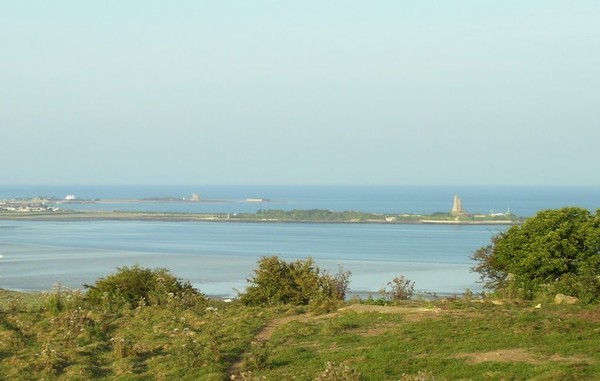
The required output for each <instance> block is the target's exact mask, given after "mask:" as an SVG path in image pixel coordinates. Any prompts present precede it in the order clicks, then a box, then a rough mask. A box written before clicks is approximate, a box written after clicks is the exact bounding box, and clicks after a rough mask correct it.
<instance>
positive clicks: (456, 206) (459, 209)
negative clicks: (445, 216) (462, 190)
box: [451, 196, 465, 216]
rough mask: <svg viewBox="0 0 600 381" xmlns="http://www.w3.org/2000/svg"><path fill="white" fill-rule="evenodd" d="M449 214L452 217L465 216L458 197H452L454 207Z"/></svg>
mask: <svg viewBox="0 0 600 381" xmlns="http://www.w3.org/2000/svg"><path fill="white" fill-rule="evenodd" d="M451 214H452V215H453V216H462V215H464V214H465V211H464V209H463V206H462V200H461V199H460V197H458V196H454V205H453V206H452V212H451Z"/></svg>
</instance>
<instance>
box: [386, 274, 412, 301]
mask: <svg viewBox="0 0 600 381" xmlns="http://www.w3.org/2000/svg"><path fill="white" fill-rule="evenodd" d="M387 287H389V288H390V289H389V290H388V289H387V288H384V289H383V294H384V295H385V297H386V298H387V299H388V300H389V301H393V302H397V301H400V300H409V299H410V298H412V296H413V294H414V292H415V282H411V281H410V279H408V278H406V277H405V276H404V275H400V276H399V277H396V278H394V279H393V280H392V281H391V282H388V283H387Z"/></svg>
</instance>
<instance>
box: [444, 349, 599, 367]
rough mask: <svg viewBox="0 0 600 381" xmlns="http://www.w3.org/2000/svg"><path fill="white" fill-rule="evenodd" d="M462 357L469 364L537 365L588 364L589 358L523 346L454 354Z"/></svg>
mask: <svg viewBox="0 0 600 381" xmlns="http://www.w3.org/2000/svg"><path fill="white" fill-rule="evenodd" d="M454 357H455V358H459V359H464V360H465V361H466V362H468V363H470V364H480V363H483V362H488V361H489V362H508V363H512V362H524V363H527V364H531V365H538V364H543V363H547V362H561V363H565V364H590V363H591V362H592V360H591V359H589V358H585V357H581V356H570V357H564V356H561V355H558V354H555V355H552V356H544V355H541V354H537V353H533V352H531V351H529V350H527V349H524V348H512V349H499V350H496V351H490V352H479V353H462V354H458V355H456V356H454Z"/></svg>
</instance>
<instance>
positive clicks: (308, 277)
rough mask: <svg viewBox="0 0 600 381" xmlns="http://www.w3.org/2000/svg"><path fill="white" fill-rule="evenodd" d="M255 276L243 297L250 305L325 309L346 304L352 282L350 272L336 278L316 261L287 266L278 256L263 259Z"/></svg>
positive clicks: (299, 262) (307, 260)
mask: <svg viewBox="0 0 600 381" xmlns="http://www.w3.org/2000/svg"><path fill="white" fill-rule="evenodd" d="M254 272H255V274H256V275H255V276H254V277H252V278H251V279H248V282H250V283H251V284H250V286H248V287H247V288H246V291H245V292H244V293H242V294H241V295H240V299H241V301H242V303H244V304H246V305H255V306H256V305H277V304H291V305H309V304H311V303H312V304H315V303H316V304H317V305H323V304H324V303H323V302H325V301H330V300H338V301H339V300H343V299H344V298H345V296H346V291H347V289H348V283H349V278H350V272H347V271H346V272H344V271H342V269H340V272H339V274H337V275H335V276H332V275H330V274H328V273H327V272H323V271H321V270H320V269H319V268H318V267H317V266H315V264H314V261H313V259H312V258H308V259H306V260H297V261H295V262H286V261H284V260H282V259H280V258H279V257H277V256H271V257H263V258H261V259H260V260H259V262H258V269H255V270H254ZM325 304H327V303H325Z"/></svg>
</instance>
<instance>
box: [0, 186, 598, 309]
mask: <svg viewBox="0 0 600 381" xmlns="http://www.w3.org/2000/svg"><path fill="white" fill-rule="evenodd" d="M194 193H195V194H197V195H199V196H200V199H201V201H200V202H177V201H173V200H178V199H181V200H183V199H184V198H185V199H189V198H191V196H192V194H194ZM66 195H74V196H75V197H76V200H98V201H100V200H101V201H102V202H94V203H87V202H82V203H77V202H75V203H59V204H57V206H58V207H60V208H63V209H74V210H105V211H115V210H118V211H155V212H190V213H213V212H215V213H216V212H219V213H231V214H235V213H252V212H256V211H257V210H259V209H264V210H266V209H282V210H293V209H327V210H334V211H345V210H355V211H363V212H372V213H398V214H404V213H407V214H433V213H436V212H448V211H449V210H450V209H451V208H452V204H453V198H454V196H455V195H458V196H459V197H461V199H462V204H463V208H464V209H465V210H466V211H468V212H471V213H504V212H511V213H514V214H516V215H518V216H522V217H531V216H534V215H535V214H536V213H538V212H539V211H541V210H544V209H553V208H561V207H565V206H577V207H582V208H586V209H588V210H590V211H592V212H595V211H596V210H597V209H598V208H600V187H591V186H589V187H583V186H577V187H576V186H547V187H531V186H530V187H526V186H374V185H371V186H282V185H273V186H269V185H255V186H248V185H237V186H236V185H228V186H219V185H173V186H165V185H136V186H131V185H130V186H123V185H114V186H107V185H102V186H97V185H60V186H58V185H48V186H40V185H35V186H33V185H31V186H24V185H19V186H6V185H4V186H2V185H0V199H14V198H30V197H44V198H56V199H64V197H65V196H66ZM166 198H169V199H170V201H164V200H160V199H166ZM149 199H154V200H155V201H152V202H150V201H148V200H149ZM249 199H263V200H265V201H264V202H249V201H248V200H249ZM139 200H142V201H139ZM156 200H158V201H156ZM508 228H509V227H507V226H503V225H451V226H448V225H418V224H417V225H415V224H407V225H403V224H397V225H383V224H329V223H238V222H227V223H217V222H159V221H69V222H58V221H9V220H2V218H1V215H0V288H4V289H14V290H25V291H48V290H51V289H52V288H53V287H55V286H56V285H62V286H65V287H70V288H82V287H83V286H84V285H85V284H93V283H94V282H95V281H96V280H97V279H99V278H102V277H105V276H107V275H110V274H112V273H114V272H115V271H117V269H119V268H122V267H124V266H133V265H140V266H144V267H151V268H158V267H160V268H166V269H168V270H170V271H171V273H172V274H173V275H175V276H176V277H178V278H181V279H182V280H185V281H189V282H190V283H191V284H192V285H194V287H196V288H198V289H199V290H200V291H201V292H203V293H205V294H207V295H209V296H212V297H222V298H231V297H235V296H237V295H238V294H239V292H243V290H244V288H245V287H246V286H247V285H248V284H249V283H248V279H251V278H252V276H253V275H254V271H253V270H254V269H255V268H256V267H257V262H258V261H259V260H260V258H261V257H263V256H272V255H277V256H279V257H280V258H282V259H284V260H288V261H293V260H297V259H306V258H309V257H310V258H312V259H314V261H315V262H316V265H317V266H318V267H319V268H321V269H323V270H326V271H328V272H330V273H332V274H335V273H337V272H338V271H339V270H340V269H342V270H343V271H350V273H351V277H350V291H351V293H352V294H358V295H367V294H371V295H372V296H373V297H377V296H378V295H379V291H380V290H381V289H383V288H385V287H386V285H387V283H388V282H390V281H391V280H393V279H394V278H395V277H398V276H401V275H403V276H405V277H407V278H408V279H410V280H411V281H413V282H414V285H415V289H416V290H417V291H419V292H423V293H435V294H438V295H452V294H461V293H463V292H465V291H466V290H467V289H469V290H471V291H473V292H482V291H485V290H484V289H483V287H482V284H481V282H480V279H479V276H478V274H476V273H473V272H472V271H471V268H472V267H473V266H474V265H475V263H474V262H473V261H472V260H471V259H470V257H471V256H472V255H473V253H474V252H475V251H476V250H477V249H478V248H480V247H482V246H485V245H488V244H489V243H490V240H491V238H492V237H493V236H494V235H496V234H499V233H500V232H502V231H505V230H506V229H508Z"/></svg>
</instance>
